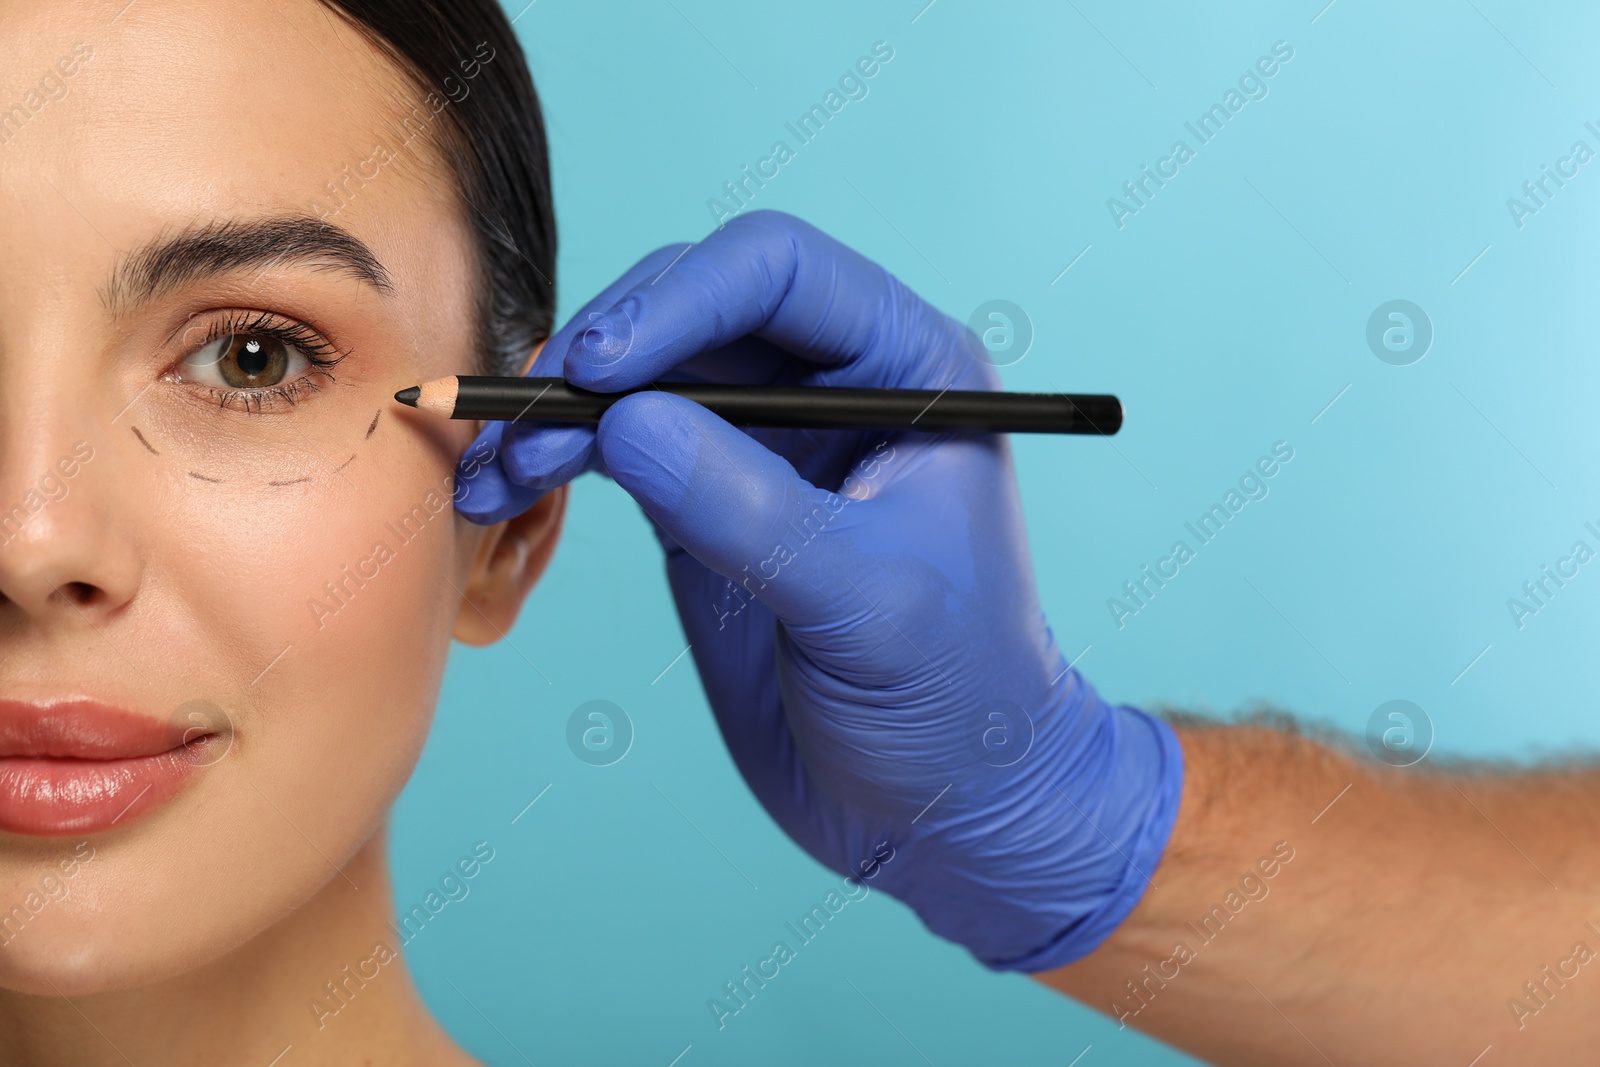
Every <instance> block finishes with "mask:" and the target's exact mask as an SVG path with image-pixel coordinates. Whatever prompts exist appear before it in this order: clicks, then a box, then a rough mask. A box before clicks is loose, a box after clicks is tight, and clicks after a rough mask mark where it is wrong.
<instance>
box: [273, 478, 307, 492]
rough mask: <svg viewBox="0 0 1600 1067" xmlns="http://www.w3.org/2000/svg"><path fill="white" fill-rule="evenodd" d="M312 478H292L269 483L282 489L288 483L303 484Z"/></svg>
mask: <svg viewBox="0 0 1600 1067" xmlns="http://www.w3.org/2000/svg"><path fill="white" fill-rule="evenodd" d="M310 480H311V479H310V478H291V479H290V480H289V481H287V482H268V483H267V484H268V485H269V486H271V487H272V488H274V489H282V488H283V487H284V486H286V485H303V484H305V483H306V482H309V481H310Z"/></svg>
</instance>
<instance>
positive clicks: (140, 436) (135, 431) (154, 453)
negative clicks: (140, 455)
mask: <svg viewBox="0 0 1600 1067" xmlns="http://www.w3.org/2000/svg"><path fill="white" fill-rule="evenodd" d="M131 429H132V430H133V436H135V437H137V438H138V439H139V443H140V444H141V445H144V447H145V448H146V449H147V450H148V451H149V452H150V454H151V455H152V456H159V455H161V453H160V452H157V451H156V450H155V449H154V448H153V447H151V445H150V442H149V441H146V440H145V439H144V434H142V433H140V432H139V427H137V426H134V427H131Z"/></svg>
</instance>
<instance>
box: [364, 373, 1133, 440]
mask: <svg viewBox="0 0 1600 1067" xmlns="http://www.w3.org/2000/svg"><path fill="white" fill-rule="evenodd" d="M647 390H659V391H661V392H663V393H671V394H672V395H674V396H681V397H684V398H686V399H688V400H693V401H694V402H695V403H697V404H701V405H704V406H705V407H707V408H709V409H710V410H711V411H713V412H715V413H716V414H718V415H720V416H721V417H722V418H724V419H727V420H728V421H729V422H731V423H733V424H734V425H735V426H771V427H789V428H807V427H809V428H814V429H828V430H916V431H921V432H924V433H962V432H979V433H1074V434H1102V435H1109V434H1114V433H1116V432H1117V431H1118V430H1119V429H1121V427H1122V402H1121V401H1120V400H1118V399H1117V398H1116V397H1114V396H1109V395H1106V394H1101V393H998V392H984V391H964V390H955V389H943V390H939V389H842V388H828V387H825V386H762V385H705V384H701V383H690V382H660V383H658V384H654V385H647V386H644V387H643V388H642V389H633V390H628V391H626V392H620V393H595V392H590V391H589V390H587V389H579V388H578V387H577V386H574V385H568V384H567V383H566V382H565V381H564V380H562V379H560V378H492V377H481V376H473V375H462V376H460V377H451V378H439V379H437V380H435V381H431V382H424V383H423V384H422V385H414V386H412V387H411V388H410V389H402V390H400V391H399V392H398V393H396V394H395V395H394V398H395V399H396V400H398V401H399V402H400V403H402V404H406V405H409V406H411V407H414V408H419V409H421V410H423V411H428V412H432V413H433V414H435V415H441V416H443V417H444V418H447V419H482V420H484V421H488V422H599V421H600V416H601V415H603V414H604V413H605V410H606V408H608V407H610V406H611V405H612V404H614V403H616V402H617V400H619V399H620V398H622V397H624V396H627V395H628V394H629V393H630V392H633V393H636V392H644V391H647Z"/></svg>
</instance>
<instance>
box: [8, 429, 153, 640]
mask: <svg viewBox="0 0 1600 1067" xmlns="http://www.w3.org/2000/svg"><path fill="white" fill-rule="evenodd" d="M111 465H112V463H111V459H110V458H109V457H108V456H107V455H104V454H103V453H102V451H100V450H97V449H96V448H95V445H94V443H93V442H91V441H89V440H87V439H78V440H72V439H67V438H64V439H53V440H52V441H51V442H50V443H48V444H47V445H43V446H41V445H40V444H39V443H38V442H33V443H32V444H27V443H24V442H21V441H17V440H14V439H12V437H11V435H7V436H6V438H5V439H4V440H0V613H5V612H10V611H20V612H22V613H23V614H24V615H26V616H28V617H30V618H32V619H33V620H34V621H35V622H37V623H39V624H49V625H52V626H67V627H74V626H98V625H100V624H101V623H103V622H104V621H106V620H107V619H108V618H110V617H111V616H112V615H114V614H115V613H116V612H117V611H119V610H120V609H121V608H123V607H125V606H126V605H128V604H129V603H130V602H131V601H132V600H133V598H134V596H135V594H136V593H137V592H138V589H139V584H140V578H141V571H142V565H141V560H140V558H139V555H138V553H137V552H136V551H135V549H134V546H133V544H132V543H131V542H130V541H129V539H128V538H127V536H126V532H125V531H124V530H123V529H121V528H119V525H118V524H117V523H116V522H115V521H114V518H113V516H114V514H115V508H114V507H112V506H111V505H110V501H109V500H108V498H107V497H108V494H110V493H115V492H117V491H119V490H118V489H117V479H116V478H115V472H114V471H112V470H110V469H109V468H110V467H111Z"/></svg>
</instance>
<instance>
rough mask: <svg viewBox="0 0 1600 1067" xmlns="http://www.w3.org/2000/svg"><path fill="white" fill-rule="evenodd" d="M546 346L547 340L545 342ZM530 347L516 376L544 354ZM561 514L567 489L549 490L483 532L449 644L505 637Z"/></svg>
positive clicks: (550, 551)
mask: <svg viewBox="0 0 1600 1067" xmlns="http://www.w3.org/2000/svg"><path fill="white" fill-rule="evenodd" d="M547 340H548V339H547ZM544 345H545V343H544V341H540V342H539V343H538V344H536V345H534V346H533V351H532V352H530V353H528V358H527V360H526V361H525V362H524V363H523V365H522V373H523V374H524V375H526V374H528V373H529V372H530V371H532V370H533V361H534V360H536V359H538V358H539V353H540V352H541V351H543V349H544ZM566 514H567V487H566V486H564V485H563V486H561V487H560V488H559V489H552V490H551V491H550V492H548V493H546V494H545V495H544V496H542V497H540V498H539V501H538V503H536V504H534V505H533V507H531V508H529V509H528V510H527V511H525V512H523V513H522V514H521V515H518V516H517V517H516V518H514V519H511V520H509V521H507V522H503V523H500V524H499V525H498V526H491V527H490V528H489V529H487V530H485V531H484V536H483V543H482V544H481V545H479V546H478V558H477V559H475V560H473V561H472V572H471V573H470V574H469V575H468V576H467V589H466V595H465V596H463V597H462V599H461V607H460V609H459V610H458V611H457V612H456V627H455V638H456V640H457V641H460V642H461V643H462V644H464V645H476V646H479V647H482V646H483V645H492V644H494V643H495V642H496V641H498V640H500V639H501V638H502V637H504V636H505V635H506V634H507V633H508V632H510V630H511V627H512V626H514V625H515V624H516V621H517V615H518V614H520V613H521V611H522V602H523V601H524V600H527V599H528V594H529V593H530V592H532V591H533V587H534V584H535V583H537V582H538V581H539V578H540V576H541V575H543V574H544V571H545V568H546V567H548V566H549V565H550V557H551V556H553V555H554V554H555V551H556V542H557V541H558V540H560V538H561V523H562V520H563V519H565V518H566Z"/></svg>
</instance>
